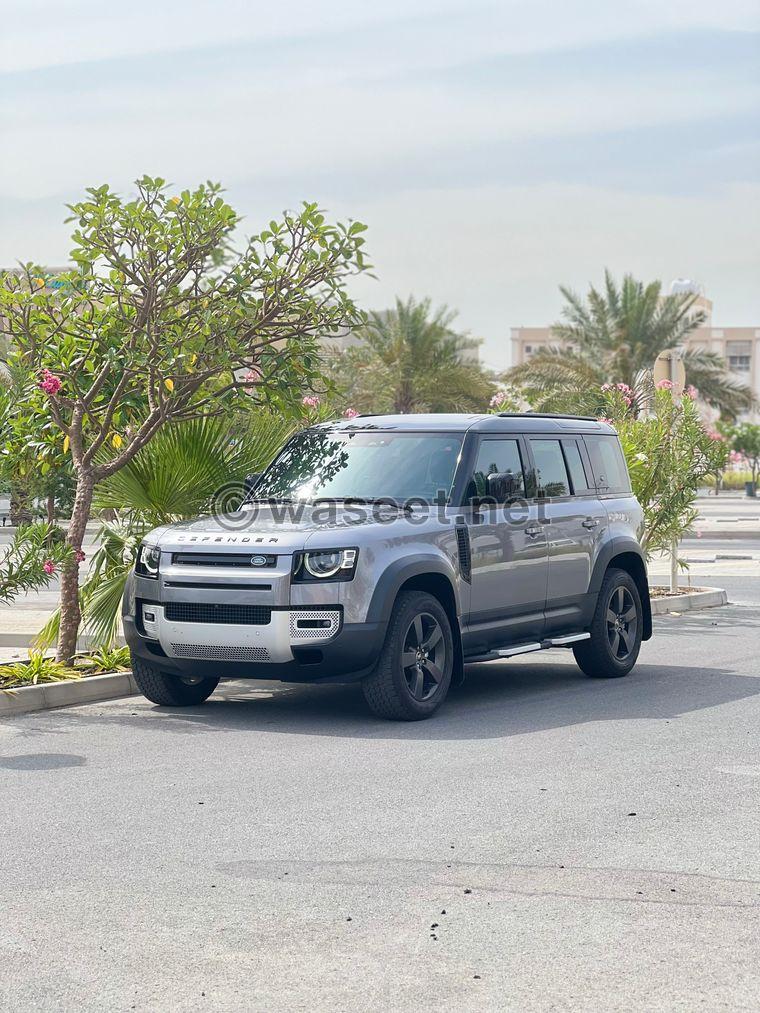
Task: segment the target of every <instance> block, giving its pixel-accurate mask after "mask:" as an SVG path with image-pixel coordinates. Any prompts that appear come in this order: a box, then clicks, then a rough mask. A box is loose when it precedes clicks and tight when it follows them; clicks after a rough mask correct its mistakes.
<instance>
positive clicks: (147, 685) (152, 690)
mask: <svg viewBox="0 0 760 1013" xmlns="http://www.w3.org/2000/svg"><path fill="white" fill-rule="evenodd" d="M132 675H133V676H134V678H135V682H136V683H137V688H138V689H139V690H140V692H141V693H142V695H143V696H144V697H147V698H148V700H150V702H151V703H157V704H160V705H161V706H162V707H197V706H198V704H201V703H203V702H204V700H207V699H208V698H209V697H210V696H211V694H212V693H213V692H214V690H215V689H216V687H217V686H218V685H219V680H218V679H199V680H198V681H197V682H195V681H193V682H189V681H185V679H183V678H182V676H181V675H167V674H166V673H164V672H161V671H159V670H158V669H157V668H154V667H153V665H147V664H146V663H145V662H144V661H143V660H142V659H141V658H137V657H135V655H134V654H133V655H132Z"/></svg>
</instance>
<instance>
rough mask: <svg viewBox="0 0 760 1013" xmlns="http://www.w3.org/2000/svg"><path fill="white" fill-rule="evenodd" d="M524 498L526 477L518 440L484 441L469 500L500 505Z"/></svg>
mask: <svg viewBox="0 0 760 1013" xmlns="http://www.w3.org/2000/svg"><path fill="white" fill-rule="evenodd" d="M524 496H525V477H524V475H523V466H522V458H521V457H520V446H519V444H518V442H517V440H483V441H482V442H481V444H480V447H479V448H478V457H477V460H476V461H475V471H474V473H473V476H472V481H471V483H470V489H469V497H468V498H473V497H478V498H479V499H491V500H494V501H495V502H496V503H499V504H501V503H509V502H510V501H512V500H514V499H520V498H523V497H524Z"/></svg>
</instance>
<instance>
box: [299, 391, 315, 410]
mask: <svg viewBox="0 0 760 1013" xmlns="http://www.w3.org/2000/svg"><path fill="white" fill-rule="evenodd" d="M301 404H302V405H304V407H306V408H318V407H319V398H318V397H317V396H316V394H307V395H306V397H305V398H303V399H302V401H301Z"/></svg>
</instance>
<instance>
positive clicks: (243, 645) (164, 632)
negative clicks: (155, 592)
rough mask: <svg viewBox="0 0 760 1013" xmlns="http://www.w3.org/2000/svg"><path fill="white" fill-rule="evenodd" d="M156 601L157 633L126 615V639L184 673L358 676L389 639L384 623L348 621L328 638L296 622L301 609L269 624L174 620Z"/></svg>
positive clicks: (278, 613) (320, 678) (146, 656)
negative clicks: (149, 632)
mask: <svg viewBox="0 0 760 1013" xmlns="http://www.w3.org/2000/svg"><path fill="white" fill-rule="evenodd" d="M151 607H152V609H153V610H154V612H155V614H156V629H155V633H156V634H157V635H156V636H155V637H154V636H151V637H147V636H145V635H144V634H143V632H141V630H139V629H138V627H137V624H136V623H135V618H134V616H131V615H124V616H123V625H124V636H125V638H126V641H127V644H128V645H129V648H130V650H131V651H132V652H133V653H134V654H136V655H137V656H138V657H140V658H141V659H142V660H143V661H145V662H146V663H147V664H150V665H153V666H154V667H156V668H158V669H159V670H161V671H165V672H174V673H176V674H179V675H190V674H192V675H200V676H213V677H218V678H227V679H277V680H282V681H285V682H353V681H355V680H357V679H361V678H363V676H365V675H366V674H367V673H368V672H369V671H370V670H371V669H372V667H373V666H374V664H375V662H376V661H377V658H378V655H379V653H380V651H381V649H382V646H383V642H384V640H385V631H386V624H385V623H349V624H345V625H343V626H342V627H340V628H339V630H338V632H337V633H334V634H333V635H331V636H330V637H329V638H327V639H320V640H317V639H315V638H314V636H313V635H311V631H310V632H309V635H307V636H303V635H301V633H302V631H299V628H298V626H297V617H299V616H303V615H304V614H305V612H304V610H301V609H293V610H290V609H281V610H273V611H272V618H271V622H269V623H267V624H266V625H263V626H242V625H226V624H221V623H172V622H170V621H168V620H167V619H166V618H165V615H164V610H163V608H162V607H161V606H158V605H156V606H151ZM310 614H312V615H316V614H317V613H316V612H312V613H310ZM152 632H153V631H152Z"/></svg>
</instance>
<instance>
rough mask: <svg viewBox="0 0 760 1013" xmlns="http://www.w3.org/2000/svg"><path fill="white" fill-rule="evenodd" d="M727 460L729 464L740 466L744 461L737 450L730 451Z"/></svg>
mask: <svg viewBox="0 0 760 1013" xmlns="http://www.w3.org/2000/svg"><path fill="white" fill-rule="evenodd" d="M728 459H729V461H730V462H731V464H741V463H742V461H743V460H744V455H743V454H740V453H739V451H738V450H732V451H731V453H730V454H729V455H728Z"/></svg>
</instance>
